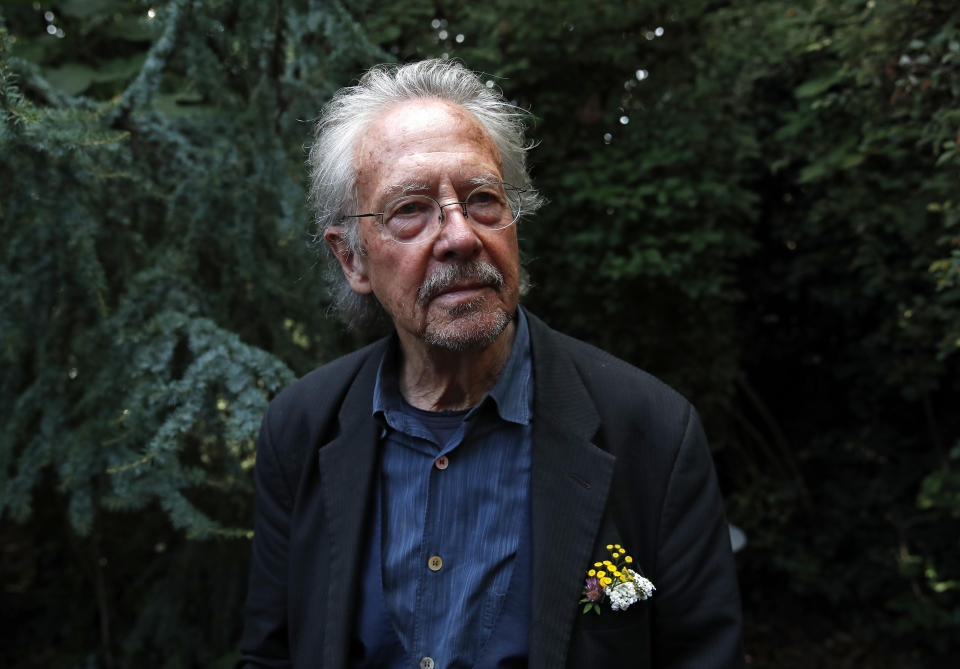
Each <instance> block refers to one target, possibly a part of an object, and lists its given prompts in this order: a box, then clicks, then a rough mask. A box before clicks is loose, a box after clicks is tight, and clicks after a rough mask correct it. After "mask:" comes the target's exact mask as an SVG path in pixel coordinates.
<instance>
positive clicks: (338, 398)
mask: <svg viewBox="0 0 960 669" xmlns="http://www.w3.org/2000/svg"><path fill="white" fill-rule="evenodd" d="M386 342H387V340H386V339H380V340H378V341H376V342H374V343H372V344H370V345H368V346H365V347H363V348H361V349H359V350H356V351H354V352H352V353H349V354H347V355H345V356H342V357H340V358H337V359H335V360H332V361H330V362H328V363H326V364H324V365H323V366H321V367H318V368H317V369H315V370H313V371H312V372H310V373H308V374H306V375H304V376H303V377H302V378H300V379H298V380H297V381H295V382H294V383H292V384H291V385H289V386H287V387H286V388H285V389H284V390H283V391H281V392H280V394H279V395H277V396H276V397H275V398H274V399H273V401H272V402H270V406H269V407H268V408H267V413H266V416H265V417H264V419H263V426H262V431H263V432H264V433H266V434H267V435H268V436H269V437H270V440H271V441H272V442H273V443H274V444H276V445H277V446H278V447H283V446H284V445H289V444H304V443H315V442H316V441H317V440H318V439H322V438H323V437H324V436H325V434H326V433H327V432H328V431H329V429H330V427H331V426H332V425H333V424H334V423H335V422H336V418H337V415H338V413H339V411H340V408H341V406H342V404H343V402H344V398H345V397H346V396H347V394H348V392H349V391H350V389H351V388H352V387H353V386H354V385H355V384H357V383H367V384H369V385H370V394H371V397H372V391H373V380H374V379H375V377H376V370H377V366H378V365H379V361H380V358H381V357H382V355H383V352H384V350H385V348H386Z"/></svg>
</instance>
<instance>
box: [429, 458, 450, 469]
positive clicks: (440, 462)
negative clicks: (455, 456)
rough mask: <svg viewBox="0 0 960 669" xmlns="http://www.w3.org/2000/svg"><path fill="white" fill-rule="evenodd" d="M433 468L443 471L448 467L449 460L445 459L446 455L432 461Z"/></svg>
mask: <svg viewBox="0 0 960 669" xmlns="http://www.w3.org/2000/svg"><path fill="white" fill-rule="evenodd" d="M433 466H434V467H436V468H437V469H439V470H440V471H443V470H444V469H446V468H447V467H449V466H450V460H448V459H447V456H446V455H441V456H440V457H439V458H437V459H436V460H434V462H433Z"/></svg>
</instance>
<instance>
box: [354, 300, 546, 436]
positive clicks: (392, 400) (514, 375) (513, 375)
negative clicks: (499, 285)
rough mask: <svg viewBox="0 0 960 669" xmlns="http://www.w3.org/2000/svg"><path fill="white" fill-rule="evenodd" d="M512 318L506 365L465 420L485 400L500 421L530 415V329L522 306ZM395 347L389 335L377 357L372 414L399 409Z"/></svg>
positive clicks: (521, 419)
mask: <svg viewBox="0 0 960 669" xmlns="http://www.w3.org/2000/svg"><path fill="white" fill-rule="evenodd" d="M515 321H516V327H517V332H516V335H515V336H514V339H513V349H512V350H511V351H510V357H509V358H508V359H507V364H506V365H505V366H504V368H503V371H502V372H500V378H498V379H497V382H496V384H494V386H493V388H491V389H490V392H488V393H487V395H486V397H484V398H483V399H482V400H480V402H478V403H477V405H476V406H474V407H473V408H472V409H471V410H470V411H469V412H468V413H467V416H466V417H467V419H470V418H471V417H472V416H473V415H474V414H475V413H477V411H479V410H480V408H481V407H482V406H483V405H485V404H487V402H488V401H492V402H493V404H494V406H495V407H496V410H497V413H498V414H499V415H500V418H501V419H502V420H505V421H509V422H511V423H519V424H521V425H526V424H528V423H529V422H530V419H531V418H532V416H533V361H532V358H531V355H530V330H529V327H528V326H527V316H526V314H524V313H523V309H520V308H517V316H516V319H515ZM398 347H399V343H398V341H397V337H396V336H393V337H391V339H390V343H389V345H388V346H387V350H386V351H385V352H384V354H383V358H382V359H381V360H380V367H379V369H378V370H377V382H376V385H375V386H374V388H373V415H374V416H376V415H382V416H385V415H386V414H388V413H391V412H393V411H399V410H400V407H401V401H402V399H401V396H400V385H399V379H398V376H397V361H398V359H399V350H398Z"/></svg>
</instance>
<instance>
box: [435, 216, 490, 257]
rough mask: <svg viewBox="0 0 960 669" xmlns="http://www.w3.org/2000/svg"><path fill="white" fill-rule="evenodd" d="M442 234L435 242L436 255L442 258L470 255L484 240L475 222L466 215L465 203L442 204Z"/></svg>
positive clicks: (478, 248)
mask: <svg viewBox="0 0 960 669" xmlns="http://www.w3.org/2000/svg"><path fill="white" fill-rule="evenodd" d="M440 211H441V220H440V234H439V236H438V237H437V239H436V241H435V242H434V244H433V251H434V255H436V256H437V257H438V258H440V259H445V258H451V257H463V258H466V257H470V256H472V255H474V254H475V253H476V252H477V251H478V250H480V247H481V246H483V242H482V241H481V239H480V236H479V235H478V234H477V231H476V229H475V228H474V227H473V224H472V223H471V222H470V221H469V219H468V218H467V217H466V215H465V211H464V205H462V204H460V203H459V202H449V203H447V204H443V205H440Z"/></svg>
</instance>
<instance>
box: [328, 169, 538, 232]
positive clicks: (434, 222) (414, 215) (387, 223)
mask: <svg viewBox="0 0 960 669" xmlns="http://www.w3.org/2000/svg"><path fill="white" fill-rule="evenodd" d="M525 192H526V190H525V189H522V188H517V187H516V186H511V185H510V184H508V183H503V182H493V183H488V184H484V185H482V186H478V187H476V188H474V189H473V190H472V191H470V194H469V195H467V197H466V198H465V199H464V200H463V201H461V202H446V203H444V204H440V203H439V202H437V201H436V200H434V199H433V198H432V197H429V196H427V195H405V196H403V197H398V198H397V199H396V200H391V201H390V202H388V203H387V204H386V205H384V207H383V211H379V212H376V213H371V214H352V215H350V216H346V217H345V218H368V217H372V216H379V217H380V230H381V234H383V236H384V237H385V238H387V239H392V240H393V241H395V242H397V243H399V244H423V243H424V242H426V241H429V240H430V239H432V238H433V237H434V235H435V234H436V233H437V232H438V231H439V230H440V228H441V227H442V226H443V210H444V209H445V208H446V207H452V206H453V205H459V207H460V211H461V212H462V213H463V217H464V218H465V219H467V220H468V221H470V222H471V223H472V224H473V227H474V228H476V229H478V230H491V231H492V230H503V229H504V228H509V227H510V226H511V225H513V224H514V223H515V222H516V221H517V219H518V218H520V194H521V193H525Z"/></svg>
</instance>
